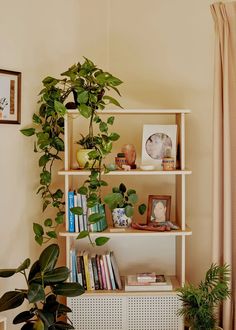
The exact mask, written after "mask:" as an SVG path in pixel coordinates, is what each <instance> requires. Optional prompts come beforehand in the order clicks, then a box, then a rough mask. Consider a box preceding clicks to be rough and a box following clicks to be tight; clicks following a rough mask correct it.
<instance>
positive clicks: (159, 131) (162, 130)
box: [142, 125, 177, 170]
mask: <svg viewBox="0 0 236 330" xmlns="http://www.w3.org/2000/svg"><path fill="white" fill-rule="evenodd" d="M176 140H177V125H144V126H143V140H142V165H154V166H155V168H156V169H157V170H162V160H163V158H164V157H172V158H174V162H175V165H176V149H177V147H176V144H177V141H176Z"/></svg>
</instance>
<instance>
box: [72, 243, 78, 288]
mask: <svg viewBox="0 0 236 330" xmlns="http://www.w3.org/2000/svg"><path fill="white" fill-rule="evenodd" d="M71 259H72V269H71V272H72V282H77V266H76V264H77V262H76V255H75V250H74V249H72V250H71Z"/></svg>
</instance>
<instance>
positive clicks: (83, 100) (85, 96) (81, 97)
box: [77, 91, 88, 104]
mask: <svg viewBox="0 0 236 330" xmlns="http://www.w3.org/2000/svg"><path fill="white" fill-rule="evenodd" d="M77 101H78V103H80V104H82V103H87V102H88V91H83V92H82V93H79V94H78V96H77Z"/></svg>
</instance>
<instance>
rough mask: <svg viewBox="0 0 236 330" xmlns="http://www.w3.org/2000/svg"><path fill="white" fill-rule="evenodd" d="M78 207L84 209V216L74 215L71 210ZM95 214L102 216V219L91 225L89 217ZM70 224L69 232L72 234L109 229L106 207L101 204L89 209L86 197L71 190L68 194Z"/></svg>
mask: <svg viewBox="0 0 236 330" xmlns="http://www.w3.org/2000/svg"><path fill="white" fill-rule="evenodd" d="M78 206H79V207H81V208H82V209H83V214H82V215H77V214H73V213H72V212H71V210H70V209H71V208H73V207H78ZM93 213H99V214H102V215H103V217H102V219H101V220H99V221H98V222H96V223H89V222H88V217H89V216H90V214H93ZM68 222H69V223H68V230H69V232H71V233H79V232H81V231H84V230H87V231H92V232H100V231H103V230H105V229H106V228H107V220H106V214H105V208H104V205H102V204H99V205H96V206H94V207H92V208H87V200H86V196H85V195H82V194H79V193H77V192H76V191H73V190H70V191H69V192H68Z"/></svg>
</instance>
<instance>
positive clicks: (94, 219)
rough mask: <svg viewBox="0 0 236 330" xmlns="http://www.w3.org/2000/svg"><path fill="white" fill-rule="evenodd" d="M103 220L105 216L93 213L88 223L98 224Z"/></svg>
mask: <svg viewBox="0 0 236 330" xmlns="http://www.w3.org/2000/svg"><path fill="white" fill-rule="evenodd" d="M103 218H104V215H103V214H100V213H93V214H90V216H89V218H88V221H89V222H90V223H97V222H98V221H100V220H101V219H103Z"/></svg>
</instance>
